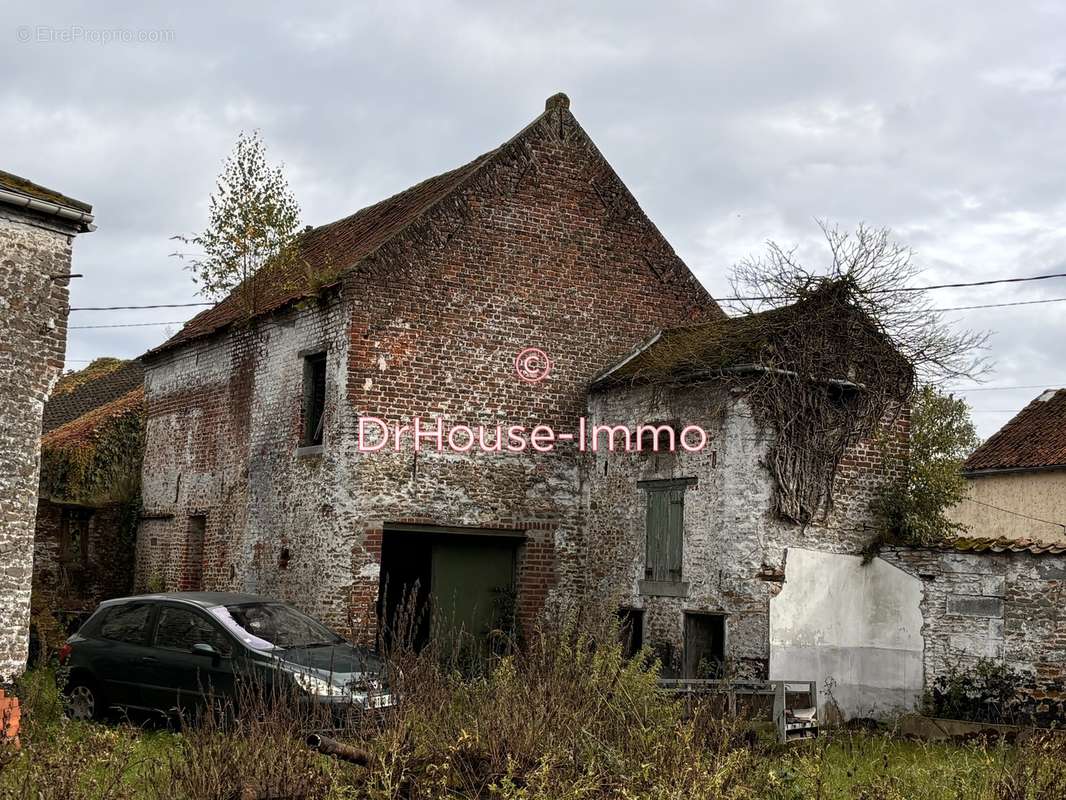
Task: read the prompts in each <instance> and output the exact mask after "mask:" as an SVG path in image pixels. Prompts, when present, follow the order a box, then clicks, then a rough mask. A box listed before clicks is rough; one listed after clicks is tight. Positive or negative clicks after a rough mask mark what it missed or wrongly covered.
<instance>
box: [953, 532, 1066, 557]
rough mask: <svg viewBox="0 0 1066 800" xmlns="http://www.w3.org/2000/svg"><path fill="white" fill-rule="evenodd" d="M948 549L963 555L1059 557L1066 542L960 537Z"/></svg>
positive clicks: (1065, 549) (1065, 551)
mask: <svg viewBox="0 0 1066 800" xmlns="http://www.w3.org/2000/svg"><path fill="white" fill-rule="evenodd" d="M947 547H948V548H950V549H954V550H959V551H961V552H963V553H1030V554H1032V555H1035V556H1041V555H1048V556H1058V555H1062V554H1063V553H1066V542H1064V543H1059V544H1053V543H1051V542H1040V541H1037V540H1035V539H1008V538H1006V537H1000V538H998V539H990V538H981V537H972V536H960V537H959V538H957V539H954V540H952V541H950V542H948V543H947Z"/></svg>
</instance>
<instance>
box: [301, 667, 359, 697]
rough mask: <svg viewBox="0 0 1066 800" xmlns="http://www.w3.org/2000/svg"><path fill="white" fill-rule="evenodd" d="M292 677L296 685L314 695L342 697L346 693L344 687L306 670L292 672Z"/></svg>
mask: <svg viewBox="0 0 1066 800" xmlns="http://www.w3.org/2000/svg"><path fill="white" fill-rule="evenodd" d="M293 678H294V679H295V680H296V685H297V686H299V687H300V688H301V689H303V690H304V691H305V692H307V693H308V694H312V695H314V696H315V697H343V696H345V695H347V694H348V692H347V690H345V689H344V687H342V686H337V685H336V684H333V683H330V682H329V681H327V680H323V679H322V678H319V677H317V676H315V675H310V674H308V673H306V672H296V673H294V674H293Z"/></svg>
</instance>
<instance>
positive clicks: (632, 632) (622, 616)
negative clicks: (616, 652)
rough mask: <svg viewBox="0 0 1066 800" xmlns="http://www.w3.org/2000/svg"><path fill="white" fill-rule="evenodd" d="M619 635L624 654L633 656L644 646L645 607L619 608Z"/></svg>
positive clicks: (628, 656)
mask: <svg viewBox="0 0 1066 800" xmlns="http://www.w3.org/2000/svg"><path fill="white" fill-rule="evenodd" d="M618 637H619V640H620V643H621V645H622V655H624V656H625V657H626V658H632V657H633V656H635V655H636V654H637V653H639V652H640V648H642V647H643V646H644V609H641V608H620V609H618Z"/></svg>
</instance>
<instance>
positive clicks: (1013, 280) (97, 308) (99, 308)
mask: <svg viewBox="0 0 1066 800" xmlns="http://www.w3.org/2000/svg"><path fill="white" fill-rule="evenodd" d="M1051 278H1066V272H1054V273H1051V274H1049V275H1031V276H1028V277H1014V278H995V279H993V280H987V281H967V282H963V283H936V284H932V285H930V286H900V287H896V288H893V289H872V290H870V293H871V294H895V293H898V292H927V291H931V290H933V289H965V288H969V287H973V286H997V285H999V284H1004V283H1027V282H1029V281H1046V280H1050V279H1051ZM796 297H797V295H776V296H775V295H767V296H764V297H740V296H722V297H716V298H715V299H716V300H720V301H729V300H750V301H756V300H791V299H795V298H796ZM1062 299H1063V300H1066V298H1062ZM1035 302H1058V300H1049V301H1035ZM213 305H215V304H214V303H211V302H202V303H159V304H155V305H143V306H78V307H76V308H71V309H70V310H71V311H128V310H136V309H142V308H145V309H147V308H192V307H194V306H213ZM993 305H1008V304H1007V303H1003V304H993ZM988 307H992V306H988ZM939 310H941V311H949V310H960V309H939Z"/></svg>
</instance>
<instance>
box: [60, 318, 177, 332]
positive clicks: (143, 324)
mask: <svg viewBox="0 0 1066 800" xmlns="http://www.w3.org/2000/svg"><path fill="white" fill-rule="evenodd" d="M185 322H186V321H185V320H183V319H175V320H171V321H170V322H126V323H123V324H116V325H68V326H67V330H68V331H84V330H88V329H90V328H148V327H151V326H153V325H184V324H185Z"/></svg>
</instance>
